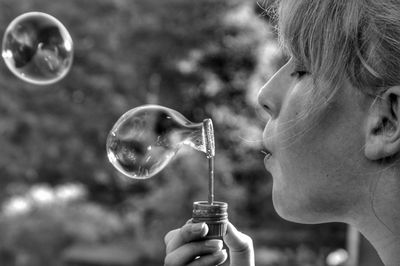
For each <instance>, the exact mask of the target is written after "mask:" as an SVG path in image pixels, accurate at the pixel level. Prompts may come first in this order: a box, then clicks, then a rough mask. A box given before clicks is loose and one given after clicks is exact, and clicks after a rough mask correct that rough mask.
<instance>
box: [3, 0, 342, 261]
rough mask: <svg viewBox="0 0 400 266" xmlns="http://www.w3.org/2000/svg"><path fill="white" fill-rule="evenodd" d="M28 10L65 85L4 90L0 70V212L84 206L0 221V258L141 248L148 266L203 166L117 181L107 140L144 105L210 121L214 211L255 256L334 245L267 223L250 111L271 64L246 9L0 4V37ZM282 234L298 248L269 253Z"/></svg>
mask: <svg viewBox="0 0 400 266" xmlns="http://www.w3.org/2000/svg"><path fill="white" fill-rule="evenodd" d="M32 10H36V11H43V12H46V13H49V14H52V15H53V16H55V17H57V18H58V19H59V20H60V21H62V22H63V24H64V25H65V26H66V27H67V28H68V29H69V31H70V33H71V35H72V38H73V40H74V44H75V56H74V64H73V67H72V69H71V72H70V73H69V74H68V76H67V77H66V78H65V79H64V80H62V81H60V82H59V83H57V84H54V85H50V86H45V87H38V86H34V85H31V84H26V83H24V82H22V81H20V80H17V78H15V77H14V76H12V74H11V73H10V72H9V71H8V70H7V69H6V67H5V66H4V64H3V65H1V66H0V86H1V88H2V89H1V91H0V94H1V97H0V134H1V136H2V138H0V145H1V147H2V150H1V152H0V174H1V176H2V179H1V181H0V182H1V188H2V189H1V190H0V200H2V201H3V202H5V201H7V200H8V199H9V198H10V197H13V196H15V195H23V194H24V193H27V191H29V188H30V186H32V185H34V184H37V183H47V184H48V185H50V186H53V187H56V186H58V185H60V184H64V183H71V182H74V183H79V184H82V185H83V186H85V188H86V190H87V191H88V197H87V198H86V202H82V203H81V205H79V204H78V205H77V204H74V205H73V206H62V207H60V208H58V207H54V206H53V207H52V208H45V209H40V210H37V211H34V212H28V213H27V214H26V215H25V216H23V217H21V218H20V219H16V218H13V219H12V220H9V218H7V219H5V220H4V219H3V221H2V222H1V229H2V230H3V231H4V232H6V237H5V238H3V239H2V240H1V243H2V245H3V247H7V248H8V250H11V254H20V252H25V253H26V254H28V255H29V258H30V261H31V262H32V263H33V261H37V263H38V265H46V263H45V262H44V261H47V265H56V261H57V260H59V257H60V256H61V255H60V254H62V251H63V250H64V249H65V248H66V247H67V246H70V245H72V244H75V243H82V242H83V243H87V242H90V241H92V242H104V241H111V240H113V241H114V240H116V239H120V238H122V239H123V238H125V237H132V238H133V239H134V241H136V242H137V243H141V244H140V245H142V248H141V249H140V251H141V252H143V256H142V259H144V260H145V261H146V260H147V261H148V262H149V263H150V264H149V265H155V264H157V265H159V264H160V261H161V260H162V257H163V252H164V251H163V243H162V237H163V235H164V234H165V233H166V232H167V231H169V230H171V229H172V228H175V227H177V226H180V225H181V224H182V223H184V222H185V221H186V219H188V218H189V217H190V212H191V202H193V201H195V200H203V199H205V198H206V187H207V183H206V182H207V181H206V173H207V164H206V163H207V162H206V160H205V158H204V156H203V155H201V154H198V153H196V152H194V151H188V150H186V151H182V152H180V153H179V154H178V157H177V158H176V159H175V161H174V162H173V163H172V164H171V165H170V166H168V167H167V169H165V170H164V171H163V172H162V173H161V174H159V175H158V176H157V177H156V178H154V179H150V180H147V181H133V180H128V179H127V178H125V177H123V176H121V175H120V174H118V173H117V172H116V171H115V170H114V169H113V168H112V167H111V165H110V164H109V163H108V161H107V158H106V154H105V139H106V137H107V133H108V131H109V130H110V128H111V126H112V125H113V123H114V122H115V121H116V120H117V119H118V117H119V116H120V115H121V114H122V113H124V112H125V111H127V110H128V109H130V108H133V107H135V106H138V105H142V104H146V103H157V104H160V105H164V106H168V107H171V108H173V109H176V110H178V111H180V112H181V113H183V114H184V115H185V116H186V117H188V118H189V119H190V120H192V121H202V120H203V119H204V118H206V117H211V118H212V119H213V121H214V127H215V130H216V145H217V158H216V168H217V169H216V176H217V184H216V189H217V191H216V195H217V199H218V200H223V201H227V202H229V206H230V207H229V208H230V218H231V220H232V221H233V222H234V223H235V224H237V225H238V226H239V227H240V228H242V229H243V230H244V231H247V232H249V233H250V234H251V235H253V236H254V237H255V240H256V243H257V244H260V245H278V246H279V245H280V246H279V247H282V246H286V247H290V248H293V249H296V248H297V246H299V245H300V243H304V242H305V243H306V244H307V245H309V246H311V247H313V248H314V247H315V246H316V245H317V244H316V243H319V244H320V245H326V246H330V245H333V246H338V245H341V244H342V240H343V236H342V235H339V236H337V234H336V233H337V232H339V233H340V232H342V231H343V230H342V227H341V226H329V227H328V226H320V227H312V228H310V227H304V226H299V225H294V224H290V223H287V222H283V221H282V220H281V219H280V218H279V217H277V216H276V214H275V212H274V210H273V207H272V203H271V197H270V196H271V195H270V191H271V178H270V176H269V175H268V173H266V172H265V169H264V167H263V164H262V156H263V155H262V153H261V152H260V150H261V149H262V147H261V142H260V140H261V132H262V123H263V121H262V117H261V116H260V115H259V110H258V107H257V106H256V103H255V100H254V99H255V94H256V92H257V90H258V88H259V87H260V85H261V84H262V83H263V82H265V80H266V79H267V78H268V77H269V76H270V75H271V74H272V73H273V72H274V71H275V70H276V68H277V67H278V66H279V65H280V64H282V62H283V59H282V56H280V55H279V53H278V52H277V48H276V43H275V40H274V33H273V31H272V28H271V26H270V25H269V24H267V23H265V21H263V19H262V18H261V17H260V15H259V14H258V13H257V12H261V10H258V9H257V3H256V2H254V1H252V0H246V1H238V0H235V1H233V0H219V1H215V0H198V1H185V0H163V1H156V0H107V1H106V0H98V1H90V0H70V1H50V0H31V1H24V0H15V1H9V0H0V12H1V16H0V29H1V30H2V31H3V32H4V30H5V28H6V26H7V25H8V23H9V22H10V21H11V20H12V19H13V18H14V17H16V16H17V15H19V14H21V13H24V12H27V11H32ZM260 209H262V211H259V210H260ZM90 210H92V211H93V212H92V211H90ZM103 217H109V218H110V219H109V220H107V219H106V220H103ZM98 220H100V223H98ZM108 222H110V223H108ZM265 227H267V228H274V229H275V228H276V230H279V231H277V232H278V233H276V234H274V233H272V234H271V232H270V231H268V232H265V231H262V230H263V228H265ZM71 228H74V230H75V229H76V230H77V231H71ZM86 230H89V231H88V232H91V233H90V234H89V235H87V234H86V233H85V232H86ZM276 230H275V232H276ZM285 231H288V232H291V233H292V232H302V233H303V237H299V238H298V239H294V238H290V237H288V238H287V239H286V238H285V239H286V240H285V241H281V240H282V239H281V236H282V235H281V234H280V233H282V234H283V232H285ZM263 232H264V233H263ZM330 232H334V233H330ZM104 234H105V236H104ZM294 235H296V234H294ZM256 236H263V237H256ZM89 240H90V241H89ZM332 240H333V241H332ZM313 250H317V249H315V248H314V249H313ZM146 251H147V253H146ZM6 253H7V252H6ZM25 253H24V254H25ZM7 254H8V253H7ZM318 256H319V255H318ZM50 261H52V262H53V261H54V264H48V263H49V262H50ZM20 265H23V264H20ZM29 265H34V264H29ZM141 265H144V263H143V264H141ZM282 265H283V264H282ZM304 265H309V264H304Z"/></svg>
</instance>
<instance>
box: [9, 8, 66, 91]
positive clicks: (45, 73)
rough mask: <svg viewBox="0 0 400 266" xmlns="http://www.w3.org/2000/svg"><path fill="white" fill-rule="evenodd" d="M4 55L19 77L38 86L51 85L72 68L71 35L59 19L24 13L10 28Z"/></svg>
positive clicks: (13, 71) (41, 14)
mask: <svg viewBox="0 0 400 266" xmlns="http://www.w3.org/2000/svg"><path fill="white" fill-rule="evenodd" d="M2 56H3V59H4V61H5V63H6V65H7V67H8V68H9V69H10V70H11V72H12V73H14V74H15V75H16V76H17V77H19V78H20V79H22V80H24V81H26V82H29V83H33V84H37V85H47V84H52V83H55V82H57V81H59V80H60V79H62V78H63V77H65V75H66V74H67V73H68V71H69V69H70V68H71V64H72V58H73V43H72V38H71V36H70V35H69V33H68V31H67V29H66V28H65V27H64V25H63V24H61V22H60V21H58V20H57V19H56V18H54V17H52V16H50V15H48V14H45V13H41V12H29V13H25V14H22V15H20V16H18V17H17V18H15V19H14V20H13V21H12V22H11V23H10V25H9V26H8V27H7V29H6V31H5V33H4V37H3V47H2Z"/></svg>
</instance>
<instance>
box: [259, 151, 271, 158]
mask: <svg viewBox="0 0 400 266" xmlns="http://www.w3.org/2000/svg"><path fill="white" fill-rule="evenodd" d="M261 152H262V153H263V154H265V159H264V160H268V159H269V158H271V156H272V153H271V152H270V151H269V150H268V149H263V150H262V151H261Z"/></svg>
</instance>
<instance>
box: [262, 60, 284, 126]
mask: <svg viewBox="0 0 400 266" xmlns="http://www.w3.org/2000/svg"><path fill="white" fill-rule="evenodd" d="M286 68H287V64H286V65H284V66H283V67H282V68H281V69H279V71H278V72H276V73H275V74H274V75H273V76H272V77H271V78H270V79H269V80H268V82H267V83H265V85H264V86H263V87H262V88H261V89H260V91H259V92H258V96H257V99H258V104H259V105H260V106H261V107H262V108H263V109H264V110H265V111H266V112H267V113H268V115H270V116H271V119H275V118H276V117H278V115H279V111H280V109H281V106H282V102H283V100H284V97H285V94H286V91H287V87H289V82H290V81H289V80H288V78H285V72H286V71H287V70H286ZM286 76H289V75H287V74H286Z"/></svg>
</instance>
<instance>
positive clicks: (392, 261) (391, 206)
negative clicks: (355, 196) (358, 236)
mask: <svg viewBox="0 0 400 266" xmlns="http://www.w3.org/2000/svg"><path fill="white" fill-rule="evenodd" d="M376 180H377V182H376V185H375V188H374V192H373V193H371V198H370V200H369V203H367V206H364V207H365V208H363V210H364V212H363V213H362V214H361V215H359V216H358V219H357V221H356V222H355V223H353V224H354V225H355V227H356V228H357V229H358V230H359V231H360V232H361V233H362V234H363V235H364V236H365V237H366V238H367V239H368V240H369V242H371V244H372V245H373V246H374V248H375V249H376V250H377V252H378V254H379V256H380V258H381V260H382V261H383V263H384V264H385V265H386V266H395V265H400V209H399V208H398V206H399V204H398V202H399V201H400V189H399V188H400V186H399V185H400V183H399V178H398V176H397V175H386V176H384V177H383V176H380V177H379V178H377V179H376Z"/></svg>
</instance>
